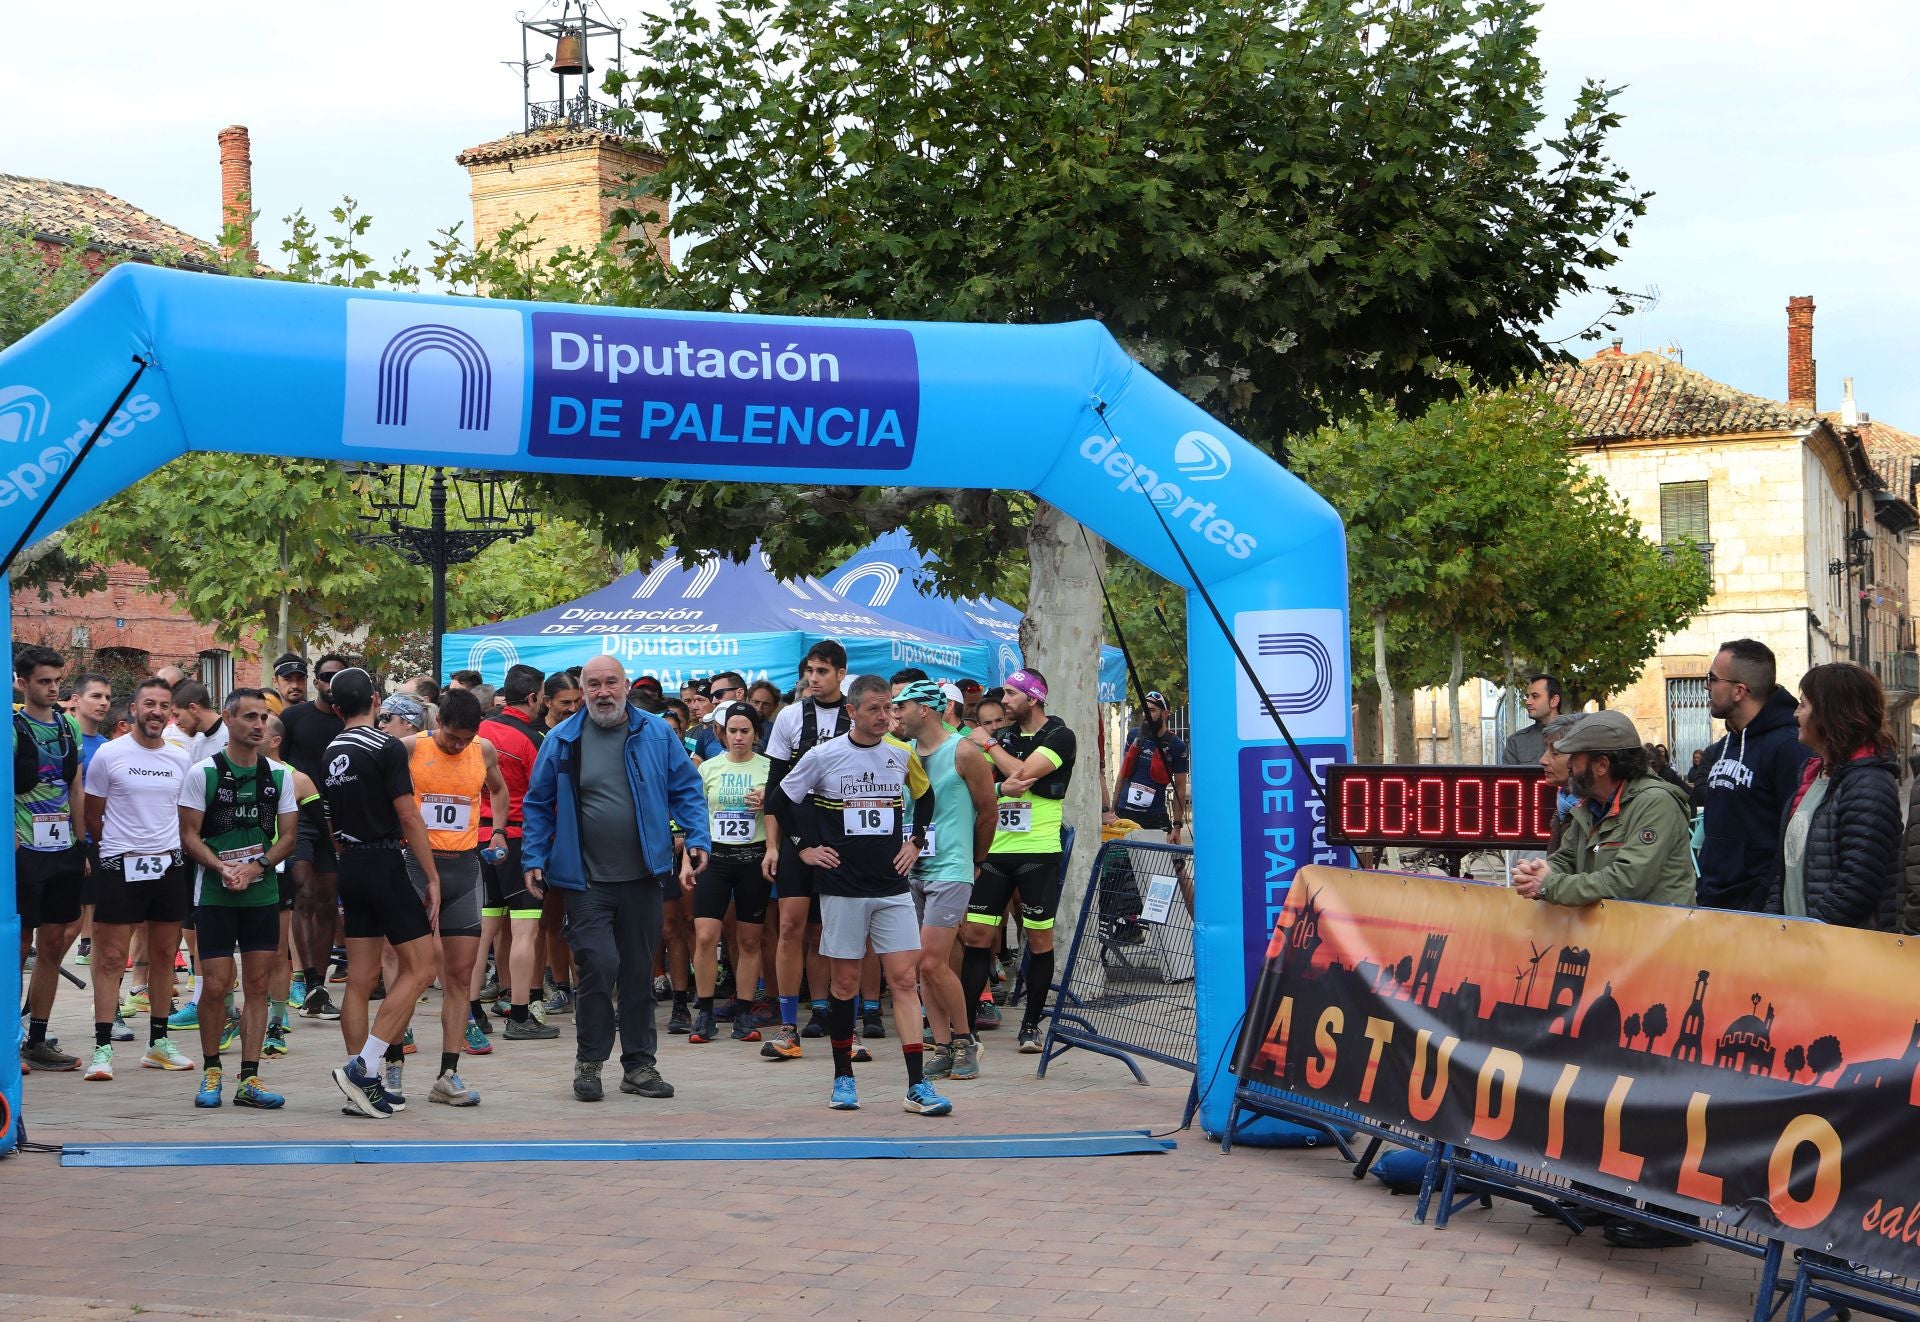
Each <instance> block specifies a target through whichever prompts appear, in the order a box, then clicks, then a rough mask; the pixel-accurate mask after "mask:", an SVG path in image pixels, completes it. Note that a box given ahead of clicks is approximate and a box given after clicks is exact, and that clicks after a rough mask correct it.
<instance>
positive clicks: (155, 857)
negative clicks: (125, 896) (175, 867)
mask: <svg viewBox="0 0 1920 1322" xmlns="http://www.w3.org/2000/svg"><path fill="white" fill-rule="evenodd" d="M172 864H173V857H172V855H170V854H128V855H126V856H125V857H124V858H122V859H121V864H120V865H121V867H122V868H124V869H125V871H126V874H127V880H128V881H158V880H160V878H162V877H164V876H166V875H167V869H168V868H169V867H170V866H172Z"/></svg>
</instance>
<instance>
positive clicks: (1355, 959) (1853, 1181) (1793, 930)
mask: <svg viewBox="0 0 1920 1322" xmlns="http://www.w3.org/2000/svg"><path fill="white" fill-rule="evenodd" d="M1917 974H1920V947H1916V943H1915V942H1914V941H1912V940H1911V939H1903V938H1900V937H1897V936H1892V935H1887V934H1882V933H1876V932H1862V931H1855V930H1853V929H1849V928H1837V927H1826V926H1823V925H1820V924H1818V923H1812V922H1805V921H1793V920H1786V919H1781V918H1769V917H1766V916H1763V915H1757V914H1737V913H1727V912H1724V911H1718V910H1697V909H1676V908H1667V907H1662V906H1658V905H1643V904H1625V903H1616V904H1597V905H1592V906H1589V907H1587V908H1584V909H1569V908H1562V907H1559V906H1555V905H1551V904H1541V903H1537V902H1534V901H1529V900H1524V899H1522V898H1520V897H1519V896H1517V895H1515V894H1514V893H1513V892H1512V891H1510V890H1507V889H1506V888H1504V887H1500V886H1486V885H1479V884H1475V883H1471V882H1453V881H1447V880H1444V879H1433V878H1427V877H1409V876H1400V875H1396V874H1390V873H1377V872H1356V871H1348V870H1344V869H1335V868H1320V867H1309V868H1306V869H1304V870H1303V871H1302V873H1301V875H1300V877H1299V879H1298V881H1297V882H1296V883H1295V885H1294V886H1293V889H1292V892H1291V894H1290V895H1289V896H1288V899H1287V904H1286V908H1285V910H1284V912H1283V913H1282V915H1281V918H1280V922H1279V924H1278V925H1277V927H1276V929H1275V931H1274V937H1273V942H1272V944H1271V946H1270V947H1269V950H1268V954H1267V962H1266V967H1265V969H1264V970H1263V972H1262V975H1261V978H1260V982H1259V985H1258V987H1257V988H1256V990H1255V994H1254V997H1253V1001H1252V1007H1251V1009H1250V1010H1249V1012H1248V1016H1247V1027H1246V1030H1245V1032H1244V1034H1243V1036H1242V1041H1241V1047H1240V1053H1239V1057H1238V1062H1237V1065H1238V1072H1239V1074H1240V1076H1241V1078H1242V1079H1243V1080H1244V1081H1246V1082H1247V1083H1250V1084H1255V1085H1265V1086H1268V1087H1273V1088H1279V1089H1282V1090H1284V1091H1286V1092H1290V1093H1295V1094H1299V1095H1302V1096H1306V1097H1310V1098H1313V1099H1315V1100H1317V1101H1320V1102H1325V1103H1331V1104H1333V1105H1336V1106H1341V1107H1345V1108H1347V1109H1350V1110H1353V1111H1356V1112H1359V1113H1360V1114H1363V1115H1365V1116H1367V1117H1369V1118H1371V1119H1374V1120H1377V1121H1383V1122H1388V1123H1391V1124H1394V1125H1400V1126H1404V1127H1406V1128H1409V1129H1412V1130H1414V1131H1416V1132H1418V1133H1421V1134H1425V1135H1428V1136H1430V1137H1433V1138H1437V1139H1441V1140H1443V1141H1445V1142H1448V1143H1453V1144H1457V1145H1459V1146H1462V1147H1465V1148H1469V1149H1472V1150H1474V1151H1476V1152H1482V1153H1487V1154H1491V1155H1493V1156H1498V1157H1504V1158H1507V1159H1509V1160H1512V1161H1515V1162H1518V1163H1520V1164H1521V1165H1523V1166H1531V1167H1538V1168H1544V1169H1546V1170H1548V1171H1551V1172H1553V1173H1555V1174H1558V1175H1563V1176H1568V1177H1571V1178H1573V1179H1575V1180H1579V1181H1582V1182H1584V1183H1587V1184H1591V1185H1595V1186H1598V1187H1601V1188H1605V1189H1608V1190H1611V1191H1613V1192H1615V1193H1618V1194H1621V1195H1624V1196H1626V1197H1629V1198H1633V1199H1639V1200H1642V1201H1645V1202H1648V1203H1652V1204H1655V1205H1657V1206H1661V1207H1665V1208H1668V1209H1672V1210H1678V1211H1684V1212H1691V1213H1694V1214H1697V1215H1699V1216H1702V1217H1704V1218H1707V1219H1708V1220H1709V1222H1710V1223H1711V1222H1714V1221H1717V1222H1718V1223H1720V1224H1722V1225H1725V1226H1733V1227H1739V1228H1741V1229H1744V1230H1747V1231H1751V1232H1754V1233H1757V1234H1760V1235H1765V1236H1769V1237H1775V1238H1780V1239H1784V1240H1787V1241H1790V1242H1792V1243H1795V1244H1801V1245H1806V1246H1809V1247H1812V1248H1815V1249H1819V1250H1821V1251H1823V1252H1831V1253H1835V1254H1838V1255H1840V1256H1842V1257H1845V1258H1849V1259H1852V1260H1855V1261H1862V1262H1867V1263H1871V1264H1872V1265H1874V1266H1878V1267H1885V1268H1888V1269H1891V1270H1894V1271H1898V1272H1901V1273H1903V1274H1906V1275H1920V1248H1916V1241H1920V1207H1917V1206H1916V1205H1920V976H1916V975H1917Z"/></svg>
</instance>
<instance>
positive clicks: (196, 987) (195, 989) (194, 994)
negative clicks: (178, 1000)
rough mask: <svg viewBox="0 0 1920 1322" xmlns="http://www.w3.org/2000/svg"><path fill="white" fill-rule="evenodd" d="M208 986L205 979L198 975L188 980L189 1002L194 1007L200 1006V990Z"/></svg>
mask: <svg viewBox="0 0 1920 1322" xmlns="http://www.w3.org/2000/svg"><path fill="white" fill-rule="evenodd" d="M206 985H207V981H206V979H205V978H202V977H201V976H200V975H199V974H198V973H196V974H194V975H193V976H192V977H190V978H188V979H187V1000H188V1001H190V1002H191V1003H192V1004H194V1005H198V1004H200V989H201V988H202V987H204V986H206Z"/></svg>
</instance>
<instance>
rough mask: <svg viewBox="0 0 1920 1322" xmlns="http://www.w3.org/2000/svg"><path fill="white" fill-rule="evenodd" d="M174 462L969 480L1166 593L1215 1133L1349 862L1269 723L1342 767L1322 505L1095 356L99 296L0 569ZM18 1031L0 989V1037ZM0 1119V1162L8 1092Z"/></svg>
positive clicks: (272, 296)
mask: <svg viewBox="0 0 1920 1322" xmlns="http://www.w3.org/2000/svg"><path fill="white" fill-rule="evenodd" d="M136 371H137V372H138V375H137V378H136V376H135V373H136ZM96 429H98V430H99V435H98V439H97V441H96V443H95V445H94V447H93V449H92V450H91V451H89V452H88V453H87V454H86V457H85V459H84V461H83V462H78V463H76V456H79V455H80V454H81V452H82V450H83V449H84V447H85V446H86V443H87V441H88V439H89V437H91V436H93V434H94V433H95V431H96ZM191 450H204V451H227V452H231V453H240V454H274V455H287V456H299V457H306V458H313V459H330V460H358V461H372V462H382V463H403V462H404V463H424V464H446V465H451V466H463V465H464V466H474V467H486V468H493V469H505V470H517V471H522V472H561V473H600V474H606V475H608V476H619V477H641V476H649V477H666V476H674V477H687V478H703V477H704V478H713V479H733V480H740V479H751V480H754V481H760V482H784V483H809V484H819V483H823V482H824V483H840V484H877V483H884V484H888V485H904V486H928V487H964V486H969V485H978V484H979V481H980V479H981V477H982V476H983V475H988V476H990V477H991V478H992V481H993V484H994V485H996V486H1000V487H1016V486H1019V487H1024V488H1025V489H1026V490H1028V491H1031V492H1032V493H1033V494H1034V495H1036V496H1038V497H1040V498H1042V499H1044V500H1047V501H1050V502H1052V503H1053V504H1054V505H1056V506H1058V507H1060V508H1061V509H1062V510H1064V511H1066V512H1067V513H1068V514H1070V515H1072V516H1073V517H1074V518H1076V519H1078V520H1080V521H1081V522H1082V523H1085V524H1086V525H1088V526H1089V527H1091V528H1093V529H1094V530H1096V531H1097V532H1099V533H1100V534H1101V535H1102V536H1103V537H1105V538H1107V539H1108V540H1109V541H1111V542H1113V543H1114V544H1115V545H1117V546H1119V547H1121V548H1122V549H1124V550H1125V551H1126V552H1127V553H1128V554H1129V555H1132V556H1133V557H1134V558H1135V559H1137V560H1139V561H1141V562H1142V563H1144V564H1146V565H1148V566H1149V567H1151V568H1152V569H1154V570H1155V571H1156V572H1158V573H1160V574H1162V575H1164V576H1166V577H1167V578H1169V579H1171V580H1173V581H1175V582H1177V583H1180V584H1182V585H1183V586H1185V587H1186V588H1187V589H1188V591H1189V594H1190V599H1191V606H1192V609H1191V610H1190V611H1189V618H1190V619H1191V620H1193V621H1194V624H1193V626H1192V629H1191V634H1190V637H1189V639H1188V651H1189V673H1190V675H1191V676H1192V680H1191V685H1192V694H1193V750H1194V756H1193V775H1192V787H1193V800H1194V839H1195V840H1196V842H1197V851H1196V857H1195V876H1196V892H1197V894H1196V913H1195V927H1196V931H1195V956H1196V960H1197V964H1198V1002H1199V1050H1200V1055H1199V1060H1200V1081H1201V1084H1202V1086H1203V1088H1204V1089H1205V1096H1204V1098H1203V1109H1202V1116H1203V1119H1204V1121H1205V1123H1206V1125H1207V1127H1208V1128H1209V1129H1211V1130H1215V1131H1217V1130H1218V1129H1219V1128H1220V1126H1221V1125H1222V1124H1223V1123H1224V1122H1225V1118H1226V1114H1227V1108H1228V1105H1229V1103H1230V1101H1231V1093H1232V1085H1233V1079H1232V1076H1231V1073H1230V1071H1228V1070H1225V1069H1217V1068H1216V1066H1217V1065H1218V1063H1219V1062H1220V1061H1221V1060H1222V1058H1223V1057H1224V1056H1225V1055H1226V1054H1227V1053H1228V1052H1230V1050H1231V1048H1232V1043H1233V1036H1234V1033H1235V1031H1236V1029H1237V1025H1238V1021H1239V1018H1240V1015H1241V1013H1242V1011H1243V1010H1244V1008H1245V1005H1246V994H1247V990H1248V988H1249V987H1250V985H1251V973H1252V970H1253V969H1254V968H1255V967H1256V966H1257V963H1258V961H1259V959H1260V956H1261V954H1262V952H1263V950H1264V947H1265V943H1266V938H1267V934H1268V933H1269V932H1270V931H1271V929H1272V926H1273V920H1274V916H1275V914H1276V913H1277V911H1278V908H1279V906H1280V904H1281V902H1282V900H1283V899H1284V896H1285V891H1286V885H1287V882H1288V880H1289V879H1290V878H1291V876H1292V875H1293V872H1294V871H1295V870H1296V869H1297V868H1298V867H1300V866H1301V865H1303V864H1306V863H1309V862H1314V861H1324V862H1337V861H1341V859H1340V858H1338V857H1336V856H1335V855H1334V854H1332V853H1331V852H1329V851H1327V850H1326V846H1325V844H1324V830H1323V812H1322V811H1321V805H1320V804H1319V803H1318V802H1317V801H1316V800H1315V798H1314V796H1313V794H1312V792H1311V791H1310V790H1309V788H1308V783H1307V777H1306V775H1305V774H1303V772H1302V771H1301V769H1300V767H1299V766H1298V765H1297V760H1296V758H1295V757H1294V755H1293V754H1292V753H1290V752H1289V750H1288V748H1287V746H1286V745H1285V743H1284V742H1283V741H1282V740H1281V738H1280V737H1279V735H1278V732H1277V731H1276V729H1275V727H1274V725H1273V722H1272V719H1271V717H1270V716H1269V715H1268V714H1267V711H1266V707H1267V704H1268V703H1271V704H1273V705H1274V706H1275V707H1276V708H1277V709H1278V710H1280V711H1281V712H1283V713H1284V714H1285V717H1286V720H1287V724H1288V727H1289V728H1290V729H1291V731H1292V733H1293V735H1294V737H1295V739H1296V741H1297V742H1298V744H1299V746H1300V749H1301V752H1302V754H1303V755H1304V756H1305V757H1306V758H1308V759H1309V760H1310V761H1312V762H1320V761H1323V760H1324V761H1328V762H1331V761H1335V760H1341V759H1343V758H1344V757H1345V754H1346V749H1347V744H1348V737H1349V721H1350V707H1349V699H1348V688H1349V677H1348V670H1347V620H1346V608H1347V578H1346V552H1345V538H1344V536H1343V533H1342V530H1341V526H1340V521H1339V519H1338V517H1337V516H1336V515H1335V514H1334V512H1333V510H1332V509H1331V508H1330V507H1329V506H1328V505H1327V504H1326V503H1325V502H1324V501H1322V500H1321V499H1320V498H1319V497H1318V496H1316V495H1315V494H1314V493H1313V492H1312V491H1310V490H1308V489H1307V487H1305V486H1304V485H1303V484H1302V483H1301V482H1299V481H1298V480H1297V479H1296V478H1294V477H1293V476H1292V475H1291V474H1289V473H1287V472H1286V471H1285V470H1284V469H1282V468H1281V467H1280V466H1279V465H1278V464H1276V463H1274V462H1273V461H1272V460H1271V459H1270V458H1268V457H1267V456H1266V455H1265V454H1263V453H1261V452H1260V451H1259V450H1257V449H1255V448H1254V447H1252V446H1251V445H1249V444H1247V443H1246V442H1244V441H1243V440H1241V439H1240V438H1239V437H1238V436H1236V435H1234V434H1233V433H1232V432H1230V431H1228V430H1227V429H1226V428H1225V427H1223V426H1222V425H1221V424H1220V423H1218V422H1216V421H1215V420H1214V419H1212V418H1211V417H1209V416H1208V415H1207V414H1206V413H1204V412H1203V411H1201V410H1200V409H1199V408H1197V407H1195V406H1194V405H1193V404H1192V403H1191V402H1189V401H1188V400H1187V399H1185V398H1184V397H1183V396H1181V395H1180V394H1178V393H1177V392H1175V391H1174V390H1172V389H1171V388H1170V387H1168V386H1167V385H1165V384H1164V383H1163V382H1161V381H1159V380H1157V379H1156V378H1155V377H1154V376H1153V375H1152V374H1151V373H1149V372H1147V371H1146V370H1145V369H1144V368H1142V367H1141V366H1140V365H1139V364H1138V363H1136V362H1134V361H1133V360H1132V359H1131V358H1130V357H1128V356H1127V354H1126V353H1125V352H1123V351H1122V350H1121V349H1120V347H1119V346H1118V345H1117V344H1116V343H1115V342H1114V340H1113V338H1112V337H1111V336H1110V335H1108V334H1107V332H1106V331H1105V330H1104V329H1103V328H1102V327H1101V326H1099V325H1098V324H1096V323H1094V322H1077V323H1072V324H1067V325H1058V326H976V325H949V324H922V323H905V322H885V321H827V320H805V319H798V318H780V317H750V316H701V315H693V314H685V313H662V312H648V311H638V310H633V309H610V308H589V307H577V306H567V305H557V304H541V303H509V302H504V301H490V300H484V299H459V298H435V297H427V296H421V295H408V294H384V293H371V292H360V291H353V290H344V289H336V288H325V287H318V286H312V285H300V284H291V283H280V282H272V281H259V280H242V279H230V278H223V277H219V276H208V275H193V274H187V273H183V272H177V271H167V270H160V269H155V268H151V267H140V266H132V265H127V266H120V267H116V268H115V269H114V270H112V271H110V272H109V273H108V274H107V275H106V276H105V277H104V278H103V279H101V280H100V281H99V283H98V284H96V285H95V286H94V287H93V288H92V290H90V291H89V292H88V293H87V294H86V296H85V297H83V298H81V299H80V300H79V301H78V302H77V303H75V304H74V305H73V306H72V307H71V308H69V309H67V310H66V311H65V312H63V313H62V314H61V315H60V316H58V317H56V318H55V319H54V320H52V321H51V322H49V323H48V324H47V325H45V326H43V327H41V328H40V329H39V330H37V331H35V332H34V333H33V334H32V335H30V336H28V337H27V338H26V339H24V340H22V341H20V342H19V343H17V344H15V345H13V346H11V347H10V348H8V349H7V350H6V351H5V352H4V353H0V549H4V548H14V549H17V548H18V545H19V544H20V543H21V542H22V540H23V538H26V536H27V534H28V533H29V531H31V535H32V537H35V538H37V537H42V536H45V535H46V534H47V533H50V532H52V531H53V530H54V529H56V528H59V527H60V526H62V525H63V524H65V523H67V522H69V521H70V520H72V519H74V518H76V517H77V516H79V515H80V514H82V513H84V512H85V511H87V510H89V509H91V508H93V507H94V506H96V505H98V504H100V503H101V502H102V501H104V500H106V499H108V498H109V497H111V496H112V495H114V494H115V493H116V492H118V491H120V490H122V489H123V488H125V487H126V486H128V485H129V484H131V483H133V482H135V481H137V480H138V479H140V478H141V477H144V476H145V475H146V474H148V473H151V472H152V471H153V470H155V469H157V468H159V467H161V466H162V465H163V464H165V463H167V462H168V461H169V460H172V459H174V458H176V457H178V456H180V455H182V454H185V453H187V452H188V451H191ZM56 489H57V490H56ZM36 520H37V522H36ZM1189 564H1190V565H1191V566H1192V573H1191V574H1189V572H1188V568H1187V566H1188V565H1189ZM1196 578H1197V579H1198V581H1199V583H1200V584H1201V585H1203V586H1204V587H1205V588H1206V590H1207V592H1208V593H1209V594H1210V596H1211V598H1212V601H1213V603H1214V604H1215V605H1217V607H1218V608H1219V611H1220V612H1221V616H1222V618H1223V619H1224V621H1225V623H1226V625H1227V627H1228V628H1230V629H1231V630H1232V632H1233V634H1234V636H1235V639H1236V640H1237V642H1238V643H1239V646H1240V650H1241V651H1242V652H1243V653H1244V654H1245V656H1246V657H1248V658H1250V660H1251V665H1252V667H1253V670H1254V673H1255V674H1256V675H1257V676H1258V678H1259V681H1260V682H1259V685H1258V689H1259V690H1264V697H1263V694H1262V693H1261V692H1259V691H1256V685H1255V684H1254V683H1253V682H1252V680H1251V679H1249V677H1248V676H1247V674H1246V672H1245V670H1244V669H1243V667H1241V666H1240V665H1239V664H1237V662H1236V659H1235V656H1234V649H1233V647H1232V646H1231V645H1230V644H1229V642H1228V640H1227V638H1226V637H1225V636H1224V634H1223V632H1222V631H1221V630H1220V629H1218V628H1216V627H1215V626H1214V625H1213V623H1212V622H1211V620H1212V616H1211V614H1210V612H1209V610H1208V609H1207V608H1206V606H1205V603H1203V602H1202V601H1201V600H1200V599H1199V598H1198V597H1197V596H1194V595H1192V594H1193V593H1194V588H1195V582H1194V580H1195V579H1196ZM1089 742H1091V739H1090V737H1089ZM1088 764H1089V765H1091V759H1088ZM0 765H7V766H10V763H8V762H6V761H4V760H0ZM6 774H11V773H10V772H8V773H6ZM1316 856H1317V857H1316ZM13 882H14V875H13V855H12V852H11V851H7V852H6V854H5V856H4V862H0V949H14V948H16V944H15V943H16V942H17V940H18V920H17V919H16V917H15V912H14V904H13V901H12V891H13ZM19 1008H20V1007H19V1002H18V988H17V985H16V983H15V980H14V979H13V978H11V977H9V978H5V979H0V1024H8V1025H11V1024H13V1023H14V1022H16V1019H17V1016H18V1013H19ZM0 1088H4V1097H5V1103H6V1108H5V1115H6V1117H7V1118H8V1124H7V1126H6V1131H5V1134H4V1136H0V1152H4V1151H7V1150H9V1149H10V1148H11V1147H12V1146H14V1144H15V1142H16V1141H17V1137H18V1134H19V1125H18V1117H19V1115H20V1092H19V1089H20V1078H19V1075H18V1074H17V1073H14V1072H12V1071H0Z"/></svg>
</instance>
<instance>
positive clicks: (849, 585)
mask: <svg viewBox="0 0 1920 1322" xmlns="http://www.w3.org/2000/svg"><path fill="white" fill-rule="evenodd" d="M869 579H871V580H872V581H873V591H872V592H871V593H869V594H865V595H863V596H858V597H857V596H855V595H854V593H853V589H854V588H855V587H858V586H859V585H860V584H862V583H864V582H866V581H867V580H869ZM831 586H832V588H833V590H834V591H835V592H837V593H839V594H840V595H841V596H843V597H845V598H847V599H848V600H849V601H862V602H864V603H865V604H866V605H868V606H871V607H873V608H874V609H875V610H880V609H882V608H884V607H885V606H886V604H887V603H888V602H889V601H891V600H892V599H893V592H894V589H895V588H897V587H899V586H900V567H899V566H898V565H890V564H888V563H887V562H886V561H884V560H869V561H868V562H867V563H866V564H864V565H855V566H854V567H853V568H851V569H849V570H848V571H847V572H846V573H844V574H842V575H840V577H839V578H837V579H835V580H834V582H833V583H832V585H831Z"/></svg>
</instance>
